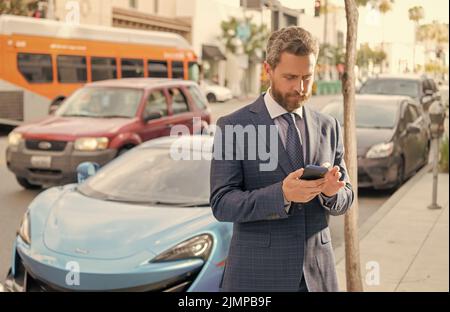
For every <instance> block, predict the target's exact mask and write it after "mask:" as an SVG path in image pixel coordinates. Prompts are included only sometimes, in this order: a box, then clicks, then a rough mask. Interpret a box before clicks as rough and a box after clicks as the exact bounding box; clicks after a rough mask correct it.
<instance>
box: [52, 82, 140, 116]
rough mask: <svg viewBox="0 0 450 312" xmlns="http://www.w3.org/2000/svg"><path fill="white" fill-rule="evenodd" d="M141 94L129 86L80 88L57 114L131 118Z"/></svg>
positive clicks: (134, 113)
mask: <svg viewBox="0 0 450 312" xmlns="http://www.w3.org/2000/svg"><path fill="white" fill-rule="evenodd" d="M142 95H143V91H142V90H138V89H131V88H101V87H87V88H82V89H80V90H78V91H77V92H75V93H74V94H73V95H72V96H70V97H69V98H68V99H67V100H66V101H65V102H64V104H63V105H62V106H61V107H60V108H59V109H58V110H57V112H56V115H57V116H80V117H99V118H108V117H110V118H112V117H123V118H132V117H134V116H135V115H136V111H137V109H138V106H139V103H140V101H141V98H142Z"/></svg>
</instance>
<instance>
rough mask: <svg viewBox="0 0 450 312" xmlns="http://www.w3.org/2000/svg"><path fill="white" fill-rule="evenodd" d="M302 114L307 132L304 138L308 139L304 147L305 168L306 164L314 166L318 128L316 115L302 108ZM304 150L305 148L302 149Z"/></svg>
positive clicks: (318, 134)
mask: <svg viewBox="0 0 450 312" xmlns="http://www.w3.org/2000/svg"><path fill="white" fill-rule="evenodd" d="M303 113H304V115H305V129H306V132H307V135H306V137H307V138H308V139H307V140H306V141H307V146H306V159H305V166H306V165H308V164H314V163H315V159H316V153H315V152H316V151H317V150H318V146H319V144H320V141H319V139H320V128H319V120H318V118H317V116H316V114H313V113H312V112H311V110H310V109H309V108H307V107H306V106H304V107H303ZM303 148H305V147H303Z"/></svg>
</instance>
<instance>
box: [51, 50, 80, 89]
mask: <svg viewBox="0 0 450 312" xmlns="http://www.w3.org/2000/svg"><path fill="white" fill-rule="evenodd" d="M56 60H57V64H58V81H59V82H61V83H81V82H86V81H87V72H86V57H84V56H74V55H58V57H57V59H56Z"/></svg>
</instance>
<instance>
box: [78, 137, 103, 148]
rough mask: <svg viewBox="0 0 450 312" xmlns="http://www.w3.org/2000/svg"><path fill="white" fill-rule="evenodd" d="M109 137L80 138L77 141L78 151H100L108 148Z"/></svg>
mask: <svg viewBox="0 0 450 312" xmlns="http://www.w3.org/2000/svg"><path fill="white" fill-rule="evenodd" d="M108 143H109V139H108V138H104V137H101V138H79V139H77V140H76V141H75V149H76V150H77V151H98V150H104V149H106V148H108Z"/></svg>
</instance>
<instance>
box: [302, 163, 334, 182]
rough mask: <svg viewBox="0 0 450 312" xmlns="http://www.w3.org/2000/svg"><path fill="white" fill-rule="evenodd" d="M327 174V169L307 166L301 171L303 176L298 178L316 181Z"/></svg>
mask: <svg viewBox="0 0 450 312" xmlns="http://www.w3.org/2000/svg"><path fill="white" fill-rule="evenodd" d="M327 172H328V169H327V168H325V167H321V166H314V165H308V166H306V168H305V171H303V175H302V176H301V177H300V179H301V180H317V179H321V178H323V177H324V176H325V174H326V173H327Z"/></svg>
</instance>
